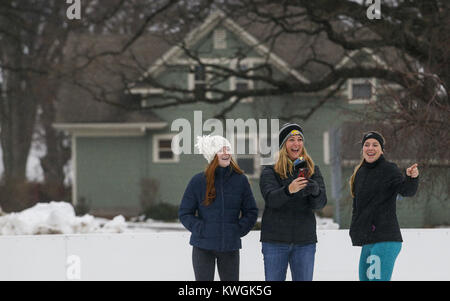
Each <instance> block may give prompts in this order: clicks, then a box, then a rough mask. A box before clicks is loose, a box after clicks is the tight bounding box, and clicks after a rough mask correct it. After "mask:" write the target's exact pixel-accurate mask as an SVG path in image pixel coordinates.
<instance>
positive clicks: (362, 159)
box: [348, 131, 386, 197]
mask: <svg viewBox="0 0 450 301" xmlns="http://www.w3.org/2000/svg"><path fill="white" fill-rule="evenodd" d="M370 132H373V133H377V134H378V135H380V136H381V138H382V139H383V144H385V143H386V139H385V138H384V137H383V135H381V134H380V133H379V132H377V131H370ZM368 133H369V132H367V133H364V136H365V135H366V134H368ZM383 153H384V151H383ZM363 163H364V156H363V154H362V146H361V161H360V162H359V164H358V165H356V167H355V169H354V170H353V174H352V176H351V177H350V180H349V181H348V183H349V184H350V193H351V195H352V197H355V177H356V173H357V172H358V170H359V169H360V168H361V165H363Z"/></svg>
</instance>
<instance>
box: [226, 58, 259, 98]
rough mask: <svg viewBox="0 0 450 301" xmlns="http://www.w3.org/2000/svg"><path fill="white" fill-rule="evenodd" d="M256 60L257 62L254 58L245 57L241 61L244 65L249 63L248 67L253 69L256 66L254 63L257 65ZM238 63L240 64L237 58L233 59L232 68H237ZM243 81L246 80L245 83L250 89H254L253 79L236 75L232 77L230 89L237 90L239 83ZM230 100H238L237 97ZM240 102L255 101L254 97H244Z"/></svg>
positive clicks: (251, 72) (250, 73) (251, 73)
mask: <svg viewBox="0 0 450 301" xmlns="http://www.w3.org/2000/svg"><path fill="white" fill-rule="evenodd" d="M255 62H256V60H253V59H244V60H242V61H240V63H241V64H242V65H247V67H248V69H252V68H253V67H254V65H255ZM237 64H238V61H237V60H233V61H232V62H231V64H230V68H231V69H233V70H237ZM249 75H250V76H252V75H253V71H250V72H249ZM242 82H245V83H247V84H248V90H252V89H254V88H255V83H254V81H253V80H250V79H240V78H237V77H236V76H232V77H230V91H234V90H236V86H237V84H238V83H242ZM230 101H231V102H235V101H236V97H232V98H231V99H230ZM240 102H241V103H251V102H253V97H247V98H243V99H241V101H240Z"/></svg>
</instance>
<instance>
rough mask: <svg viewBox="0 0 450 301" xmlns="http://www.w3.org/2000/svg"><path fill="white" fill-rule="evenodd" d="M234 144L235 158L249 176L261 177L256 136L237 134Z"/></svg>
mask: <svg viewBox="0 0 450 301" xmlns="http://www.w3.org/2000/svg"><path fill="white" fill-rule="evenodd" d="M235 141H236V144H235V145H234V158H235V160H236V163H237V164H238V165H239V167H240V168H241V169H242V170H243V171H244V173H245V174H246V175H247V176H248V177H249V178H255V177H259V172H260V168H259V160H258V158H259V157H258V150H257V139H256V137H252V138H249V137H245V136H237V137H236V138H235Z"/></svg>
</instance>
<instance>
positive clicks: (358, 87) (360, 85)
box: [348, 79, 375, 103]
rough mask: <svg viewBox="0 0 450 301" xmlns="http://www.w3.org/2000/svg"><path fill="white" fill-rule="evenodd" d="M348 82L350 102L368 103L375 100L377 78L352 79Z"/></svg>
mask: <svg viewBox="0 0 450 301" xmlns="http://www.w3.org/2000/svg"><path fill="white" fill-rule="evenodd" d="M348 84H349V87H348V95H349V100H350V103H368V102H369V101H371V100H374V91H375V89H374V87H375V80H369V79H351V80H349V82H348Z"/></svg>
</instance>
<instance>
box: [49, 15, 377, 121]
mask: <svg viewBox="0 0 450 301" xmlns="http://www.w3.org/2000/svg"><path fill="white" fill-rule="evenodd" d="M218 24H221V25H223V26H224V27H226V28H227V29H229V30H230V31H232V32H233V33H235V34H236V35H238V36H239V37H241V38H242V40H243V41H244V42H245V43H247V44H248V45H249V46H250V47H251V48H252V49H254V50H255V51H257V52H258V53H259V54H260V55H262V56H266V57H267V58H268V61H269V62H270V63H272V64H274V65H276V66H277V67H278V68H279V69H282V70H283V71H284V72H285V73H287V74H289V75H290V77H291V78H293V79H294V80H299V81H303V82H309V81H315V80H318V79H320V78H321V77H323V76H324V74H326V73H327V72H328V71H329V70H328V69H327V67H326V66H324V65H321V64H317V63H310V64H308V65H306V66H304V64H305V61H306V60H307V59H308V58H310V57H311V56H312V55H313V54H315V55H317V56H318V57H320V58H321V59H323V60H325V61H327V62H329V63H330V64H333V65H339V64H340V63H341V64H342V63H344V62H345V63H347V61H349V59H348V57H349V56H347V55H346V53H345V51H344V50H343V49H342V48H341V47H339V46H337V45H336V44H333V43H331V42H330V41H329V40H328V39H327V38H325V37H324V36H321V35H319V36H307V35H305V36H304V37H303V38H301V39H300V38H292V36H290V35H289V34H284V35H280V36H279V37H278V38H277V39H276V42H275V43H271V44H270V45H268V44H267V43H265V41H266V38H267V35H269V34H270V33H271V31H272V29H271V28H270V26H271V25H269V24H265V23H261V22H247V21H246V20H245V19H241V18H238V19H237V20H231V19H229V18H226V17H225V16H224V15H223V14H222V13H221V12H216V13H214V14H212V15H210V16H209V17H208V18H207V19H206V20H205V21H204V22H203V23H201V24H200V25H199V26H198V27H196V28H195V29H193V30H192V31H191V32H190V33H188V34H187V36H186V38H185V42H186V43H187V44H191V45H192V44H194V43H196V42H197V41H198V40H200V39H201V38H202V37H203V36H205V35H206V34H207V33H208V32H210V31H211V30H213V29H214V27H215V26H217V25H218ZM296 37H298V36H296ZM129 38H130V37H129V36H127V35H96V36H93V35H72V36H71V37H70V39H69V42H68V44H67V45H68V46H67V47H66V50H65V52H66V55H65V58H66V59H67V61H68V62H70V66H69V68H70V67H73V66H74V65H77V66H79V65H82V64H83V63H84V62H86V61H87V60H88V57H90V58H92V57H95V56H96V55H98V54H101V53H104V52H114V51H119V50H120V49H121V48H122V47H123V45H125V43H127V42H128V40H129ZM181 51H182V50H180V48H179V47H177V46H176V45H175V46H174V45H173V44H172V43H170V42H169V41H168V39H167V38H166V37H164V36H160V35H158V34H157V33H155V34H145V35H142V36H141V37H140V38H139V39H138V40H136V41H135V42H134V43H133V44H132V45H131V46H130V47H129V48H128V49H127V50H126V51H124V52H123V53H121V55H103V56H100V57H99V58H96V59H95V60H93V61H92V63H90V64H89V65H88V66H87V67H85V68H83V69H81V70H79V71H78V72H77V73H76V74H75V75H74V76H73V77H72V78H71V80H70V81H65V82H64V83H63V85H62V87H61V89H60V92H59V94H58V97H59V99H60V102H59V103H58V108H57V118H56V119H57V122H58V123H75V122H78V123H82V122H89V123H95V122H160V121H162V120H161V118H160V117H158V116H157V115H156V114H154V113H152V112H143V111H138V110H134V111H133V110H129V109H125V108H124V107H129V106H131V107H134V108H138V107H139V99H137V98H133V97H131V96H130V95H127V94H126V93H124V91H126V90H127V88H130V86H129V79H132V78H134V79H139V78H141V79H142V78H143V77H145V76H146V74H149V73H154V72H158V71H160V70H161V68H163V67H164V62H165V61H167V60H168V59H170V58H171V57H176V56H177V55H180V54H181ZM86 54H87V56H86ZM368 54H370V55H373V53H368ZM353 55H354V56H356V54H355V53H353V54H351V55H350V57H351V56H353ZM300 67H301V71H300ZM125 78H126V79H127V80H124V79H125ZM72 79H73V80H72ZM99 87H102V88H99ZM134 87H141V85H140V84H139V81H136V82H135V85H134ZM105 99H106V100H107V101H105ZM107 102H112V103H116V104H118V105H116V106H111V105H110V104H107ZM121 105H122V106H123V107H121Z"/></svg>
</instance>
